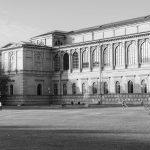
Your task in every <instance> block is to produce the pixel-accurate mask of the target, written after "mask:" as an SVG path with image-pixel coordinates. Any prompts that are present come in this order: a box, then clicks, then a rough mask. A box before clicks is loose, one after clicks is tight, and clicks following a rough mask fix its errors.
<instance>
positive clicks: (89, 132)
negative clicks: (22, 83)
mask: <svg viewBox="0 0 150 150" xmlns="http://www.w3.org/2000/svg"><path fill="white" fill-rule="evenodd" d="M149 149H150V115H149V114H148V112H147V111H146V110H144V108H143V107H128V108H126V109H123V108H120V107H113V108H93V109H91V108H86V109H39V110H37V109H23V110H17V109H4V110H3V111H0V150H149Z"/></svg>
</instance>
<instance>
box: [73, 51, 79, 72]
mask: <svg viewBox="0 0 150 150" xmlns="http://www.w3.org/2000/svg"><path fill="white" fill-rule="evenodd" d="M72 67H73V69H78V67H79V58H78V53H77V52H74V53H73V55H72Z"/></svg>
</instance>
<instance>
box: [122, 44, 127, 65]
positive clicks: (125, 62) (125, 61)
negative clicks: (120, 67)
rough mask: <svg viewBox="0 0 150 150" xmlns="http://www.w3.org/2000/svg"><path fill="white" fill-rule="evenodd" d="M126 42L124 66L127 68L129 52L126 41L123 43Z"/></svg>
mask: <svg viewBox="0 0 150 150" xmlns="http://www.w3.org/2000/svg"><path fill="white" fill-rule="evenodd" d="M123 44H124V66H125V68H127V65H128V52H127V49H126V42H124V43H123Z"/></svg>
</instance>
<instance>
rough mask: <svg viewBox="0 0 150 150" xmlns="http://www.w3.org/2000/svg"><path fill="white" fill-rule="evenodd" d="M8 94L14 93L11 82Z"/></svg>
mask: <svg viewBox="0 0 150 150" xmlns="http://www.w3.org/2000/svg"><path fill="white" fill-rule="evenodd" d="M10 95H14V88H13V85H12V84H11V85H10Z"/></svg>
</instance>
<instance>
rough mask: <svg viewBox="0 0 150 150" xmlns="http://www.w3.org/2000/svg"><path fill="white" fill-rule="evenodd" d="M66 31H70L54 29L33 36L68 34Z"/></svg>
mask: <svg viewBox="0 0 150 150" xmlns="http://www.w3.org/2000/svg"><path fill="white" fill-rule="evenodd" d="M66 33H68V32H66V31H60V30H54V31H50V32H47V33H44V34H40V35H37V36H34V37H32V38H37V37H41V36H46V35H49V34H66Z"/></svg>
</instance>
